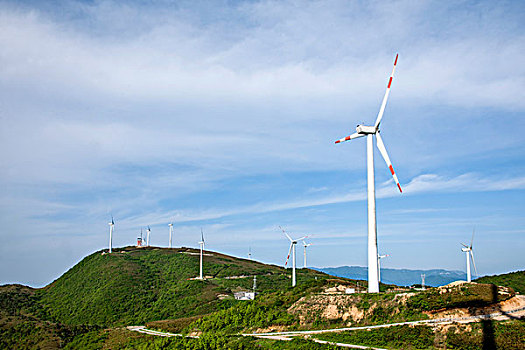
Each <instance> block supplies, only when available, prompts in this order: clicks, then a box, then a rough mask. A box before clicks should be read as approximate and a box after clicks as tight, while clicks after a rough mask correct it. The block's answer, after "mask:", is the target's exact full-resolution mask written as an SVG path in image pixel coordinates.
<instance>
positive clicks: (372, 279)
mask: <svg viewBox="0 0 525 350" xmlns="http://www.w3.org/2000/svg"><path fill="white" fill-rule="evenodd" d="M397 58H398V55H397V54H396V59H395V61H394V68H393V69H392V74H390V79H389V80H388V85H387V87H386V92H385V96H384V97H383V102H382V103H381V108H380V109H379V114H378V115H377V119H376V122H375V124H374V125H373V126H365V125H358V126H357V128H356V132H355V133H353V134H352V135H350V136H347V137H345V138H342V139H340V140H337V141H335V143H340V142H344V141H349V140H353V139H356V138H358V137H363V136H366V155H367V157H366V159H367V162H366V163H367V180H368V181H367V182H368V292H369V293H379V280H378V278H379V275H378V260H377V226H376V224H377V223H376V195H375V179H374V143H373V142H374V140H373V137H374V135H375V136H376V141H377V148H378V149H379V152H380V153H381V156H383V159H384V160H385V162H386V165H387V166H388V168H389V169H390V172H391V173H392V177H393V178H394V181H395V182H396V185H397V188H398V189H399V192H403V190H401V185H400V184H399V180H398V179H397V175H396V173H395V172H394V168H393V167H392V162H391V161H390V158H389V157H388V153H387V151H386V148H385V144H384V143H383V139H382V138H381V135H380V133H379V124H380V123H381V119H382V118H383V113H384V112H385V107H386V102H387V100H388V96H389V94H390V87H391V85H392V80H393V79H394V72H395V70H396V65H397Z"/></svg>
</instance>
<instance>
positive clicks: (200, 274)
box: [199, 228, 204, 279]
mask: <svg viewBox="0 0 525 350" xmlns="http://www.w3.org/2000/svg"><path fill="white" fill-rule="evenodd" d="M199 245H200V247H201V259H200V270H199V271H200V272H199V279H203V277H202V253H203V251H204V233H203V232H202V228H201V241H200V242H199Z"/></svg>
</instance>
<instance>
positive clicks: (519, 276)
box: [476, 271, 525, 294]
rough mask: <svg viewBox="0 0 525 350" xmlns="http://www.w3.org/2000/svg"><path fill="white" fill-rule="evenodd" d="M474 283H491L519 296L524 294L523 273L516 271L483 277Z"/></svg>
mask: <svg viewBox="0 0 525 350" xmlns="http://www.w3.org/2000/svg"><path fill="white" fill-rule="evenodd" d="M476 282H478V283H492V284H495V285H497V286H505V287H510V288H512V289H514V291H516V292H518V293H520V294H524V293H525V271H516V272H510V273H505V274H502V275H495V276H485V277H481V278H478V279H477V280H476Z"/></svg>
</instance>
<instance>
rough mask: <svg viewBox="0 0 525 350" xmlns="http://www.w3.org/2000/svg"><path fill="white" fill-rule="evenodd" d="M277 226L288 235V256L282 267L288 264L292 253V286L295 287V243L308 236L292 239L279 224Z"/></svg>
mask: <svg viewBox="0 0 525 350" xmlns="http://www.w3.org/2000/svg"><path fill="white" fill-rule="evenodd" d="M279 228H280V229H281V231H283V233H284V234H285V236H286V237H288V239H289V240H290V250H288V256H287V257H286V262H285V263H284V267H286V265H288V260H289V259H290V253H292V287H295V285H296V283H295V246H296V245H297V242H299V241H300V240H303V239H305V238H306V237H308V236H304V237H301V238H298V239H292V237H290V235H288V233H286V231H285V230H283V228H282V227H281V226H279Z"/></svg>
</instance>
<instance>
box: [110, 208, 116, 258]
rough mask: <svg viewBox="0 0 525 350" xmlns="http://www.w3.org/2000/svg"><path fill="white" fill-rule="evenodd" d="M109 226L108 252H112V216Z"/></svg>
mask: <svg viewBox="0 0 525 350" xmlns="http://www.w3.org/2000/svg"><path fill="white" fill-rule="evenodd" d="M108 225H109V252H110V253H111V252H112V251H113V228H114V227H115V221H113V215H112V216H111V222H110V223H108Z"/></svg>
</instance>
